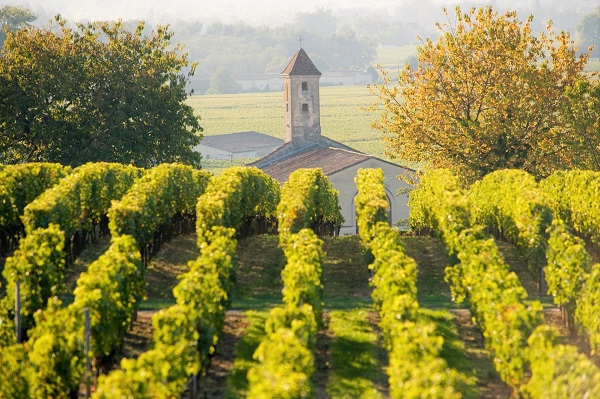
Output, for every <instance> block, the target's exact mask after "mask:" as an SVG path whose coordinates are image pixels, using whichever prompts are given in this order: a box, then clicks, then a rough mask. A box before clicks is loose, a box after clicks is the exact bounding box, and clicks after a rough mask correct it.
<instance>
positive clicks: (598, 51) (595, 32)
mask: <svg viewBox="0 0 600 399" xmlns="http://www.w3.org/2000/svg"><path fill="white" fill-rule="evenodd" d="M577 36H578V39H579V43H580V44H581V47H583V48H587V47H589V46H594V48H593V49H592V51H591V53H592V57H600V6H598V7H596V8H595V9H594V11H592V12H591V13H589V14H587V15H586V16H584V17H583V18H582V19H581V21H579V24H577Z"/></svg>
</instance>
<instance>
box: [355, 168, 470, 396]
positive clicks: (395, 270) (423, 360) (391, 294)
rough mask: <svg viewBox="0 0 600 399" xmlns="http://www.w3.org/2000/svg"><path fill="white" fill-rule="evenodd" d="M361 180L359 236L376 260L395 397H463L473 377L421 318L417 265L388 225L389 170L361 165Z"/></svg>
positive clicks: (376, 295) (375, 281)
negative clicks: (456, 365)
mask: <svg viewBox="0 0 600 399" xmlns="http://www.w3.org/2000/svg"><path fill="white" fill-rule="evenodd" d="M355 180H356V185H357V188H358V194H357V196H356V199H355V201H356V216H357V224H358V227H359V230H358V234H359V238H360V241H361V243H362V246H363V248H364V249H365V250H366V251H367V252H368V253H369V254H370V257H371V258H372V260H373V262H372V263H371V265H370V266H369V267H370V268H371V270H372V271H373V278H372V280H371V284H372V285H373V287H374V289H373V292H372V298H373V303H374V306H375V309H376V310H377V311H378V312H379V315H380V317H381V322H380V327H381V329H382V331H383V335H384V341H385V346H386V349H387V351H388V353H389V367H388V376H389V382H390V396H391V397H392V398H422V397H428V398H440V399H441V398H461V397H462V393H463V392H464V391H465V390H466V388H467V386H468V385H469V382H468V379H467V378H466V377H465V376H464V375H463V374H461V373H460V372H458V371H457V370H455V369H452V368H449V367H448V365H447V363H446V361H445V360H444V359H443V358H442V357H441V350H442V345H443V338H442V337H441V336H439V335H438V334H437V332H436V328H435V324H433V323H431V322H427V321H424V320H422V319H421V318H419V317H418V310H419V303H418V301H417V286H416V279H417V265H416V263H415V261H414V260H413V259H412V258H410V257H409V256H407V255H406V254H405V252H404V248H403V247H402V244H401V243H400V241H399V236H398V232H397V231H395V230H394V229H392V228H391V227H390V226H389V224H388V223H387V215H386V213H387V206H388V203H387V201H386V197H385V191H384V185H383V181H384V177H383V171H382V170H381V169H359V170H358V174H357V176H356V178H355Z"/></svg>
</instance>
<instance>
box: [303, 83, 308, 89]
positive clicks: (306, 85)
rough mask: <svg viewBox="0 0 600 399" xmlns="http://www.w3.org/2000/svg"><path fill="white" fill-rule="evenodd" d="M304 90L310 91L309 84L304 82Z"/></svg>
mask: <svg viewBox="0 0 600 399" xmlns="http://www.w3.org/2000/svg"><path fill="white" fill-rule="evenodd" d="M302 90H308V83H306V82H302Z"/></svg>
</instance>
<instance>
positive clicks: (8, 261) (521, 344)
mask: <svg viewBox="0 0 600 399" xmlns="http://www.w3.org/2000/svg"><path fill="white" fill-rule="evenodd" d="M355 181H356V184H357V188H358V194H357V196H356V198H355V203H356V214H357V224H358V227H359V234H358V235H357V236H349V237H335V236H334V235H335V232H336V230H337V228H338V227H339V226H340V225H341V223H342V217H341V214H340V208H339V205H338V203H337V192H336V191H335V190H334V189H333V188H332V187H331V184H330V182H329V181H328V179H327V178H326V177H325V176H324V175H323V173H322V172H321V171H320V170H314V169H300V170H298V171H296V172H294V173H293V174H291V175H290V178H289V180H288V182H286V183H285V184H284V185H283V186H280V185H279V184H278V183H277V182H276V181H274V180H272V179H271V178H270V177H269V176H267V175H266V174H264V173H263V172H262V171H260V170H258V169H256V168H248V167H231V168H228V169H226V170H225V171H223V173H221V174H220V175H218V176H211V175H210V174H209V173H207V172H204V171H199V170H194V169H192V168H190V167H187V166H183V165H178V164H162V165H159V166H157V167H155V168H152V169H148V170H143V169H139V168H134V167H131V166H123V165H119V164H108V163H90V164H86V165H83V166H80V167H77V168H74V169H71V168H67V167H62V166H61V165H56V164H23V165H14V166H2V167H0V198H2V201H1V202H0V204H1V206H2V208H0V210H1V214H0V223H1V224H0V239H1V243H2V246H1V249H2V254H1V255H2V256H3V257H2V258H0V262H1V264H2V269H1V270H2V280H1V283H2V287H1V288H0V296H1V299H0V372H1V373H2V375H3V376H7V378H3V379H2V380H0V398H27V397H31V398H47V397H52V398H74V397H84V396H91V397H94V398H183V397H185V398H192V397H202V396H201V395H204V396H203V397H227V398H244V397H248V398H312V397H316V398H325V397H331V398H342V397H364V398H385V397H391V398H423V397H426V398H476V397H486V398H490V397H491V398H508V397H510V396H511V395H512V397H524V398H544V399H546V398H567V397H578V398H579V397H581V398H583V397H589V398H595V397H600V371H599V370H598V363H600V362H599V359H598V358H597V356H596V355H595V353H597V352H598V351H599V350H600V324H598V318H597V314H598V311H599V310H598V309H597V307H598V306H599V305H598V304H599V303H600V301H599V300H598V295H600V294H599V293H598V290H597V289H596V286H597V284H598V283H599V281H600V265H595V264H593V259H594V257H597V255H596V251H595V250H593V249H594V248H596V247H597V244H598V243H599V241H600V220H596V219H597V218H596V216H595V215H600V212H599V210H598V209H596V207H597V206H598V205H596V204H595V203H593V202H592V201H591V199H592V198H594V193H595V192H597V190H598V189H599V188H600V175H599V174H598V173H595V172H585V171H573V172H559V173H555V174H553V175H551V176H550V177H548V178H546V179H544V180H542V181H540V182H537V181H535V179H534V178H533V177H532V176H530V175H528V174H527V173H525V172H522V171H516V170H503V171H498V172H495V173H492V174H490V175H488V176H486V177H485V178H484V179H482V180H481V181H478V182H477V183H475V184H474V185H472V186H471V187H463V186H462V185H461V182H460V181H459V179H458V178H456V177H455V176H452V175H451V174H450V173H449V172H447V171H445V170H435V171H430V172H428V173H427V174H426V175H424V176H423V177H422V179H421V181H420V184H419V186H418V187H417V188H415V189H414V190H413V191H412V192H411V194H410V203H409V205H410V212H411V215H410V216H411V225H412V228H413V233H412V234H408V235H407V234H399V232H398V231H397V230H394V229H393V228H391V227H390V226H389V225H388V224H387V222H386V221H387V209H386V207H387V200H386V196H385V192H384V188H383V173H382V172H381V170H378V169H362V170H360V171H359V173H358V175H357V176H356V178H355ZM186 237H187V238H186ZM189 237H193V238H192V239H190V238H189ZM182 240H183V241H182ZM172 242H175V243H177V242H184V243H185V242H187V244H185V246H184V247H179V249H178V250H176V251H175V252H185V254H184V255H182V256H183V258H185V260H181V259H180V260H178V261H176V262H175V263H179V264H181V263H183V264H184V265H179V266H178V267H177V272H173V271H172V270H170V268H169V267H165V268H164V270H163V269H161V270H162V272H164V273H163V274H160V273H159V270H157V269H159V268H160V266H157V265H160V262H159V261H157V259H161V256H164V254H165V253H166V252H165V248H167V249H168V248H169V245H171V243H172ZM99 248H102V250H98V249H99ZM90 250H92V251H91V253H94V251H93V250H95V251H96V255H95V256H91V257H90V256H89V254H90ZM588 250H590V251H591V252H588ZM82 258H90V259H89V260H87V261H85V262H83V261H82ZM515 259H518V262H517V261H515ZM517 263H519V264H520V266H519V267H516V264H517ZM446 264H448V265H449V266H448V267H446V268H445V270H443V266H444V265H446ZM440 265H441V266H440ZM169 270H170V271H169ZM166 271H169V272H170V273H171V275H168V273H167V272H166ZM167 289H168V290H171V292H170V293H169V294H167V295H164V292H165V290H167ZM157 292H158V293H159V295H158V296H162V297H164V299H165V301H164V302H163V303H162V304H161V305H160V306H152V305H150V306H148V303H149V302H148V301H144V300H145V298H149V297H152V298H151V299H154V298H156V297H157V294H156V293H157ZM546 293H548V294H550V295H551V296H549V297H548V296H546ZM450 299H452V301H451V300H450ZM550 302H553V303H550ZM144 303H146V305H145V306H144V308H151V309H152V310H151V311H149V312H148V311H141V310H140V308H141V306H143V305H144ZM150 303H152V302H150ZM154 304H156V303H154ZM544 308H546V309H544ZM548 308H551V309H550V310H552V308H553V309H556V308H558V309H560V312H561V313H560V315H561V317H560V319H561V320H560V321H559V322H558V323H557V322H556V321H555V320H554V321H550V320H549V317H548V315H549V314H550V313H548ZM473 323H474V324H473ZM134 336H137V337H138V338H140V337H141V341H139V342H138V344H137V346H136V348H135V349H134V348H132V337H134ZM469 337H472V339H468V338H469ZM477 342H479V343H480V346H477ZM482 353H483V354H487V357H486V356H482ZM86 391H88V392H86ZM208 395H211V396H208Z"/></svg>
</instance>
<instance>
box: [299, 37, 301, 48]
mask: <svg viewBox="0 0 600 399" xmlns="http://www.w3.org/2000/svg"><path fill="white" fill-rule="evenodd" d="M299 41H300V48H302V35H300V39H299Z"/></svg>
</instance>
